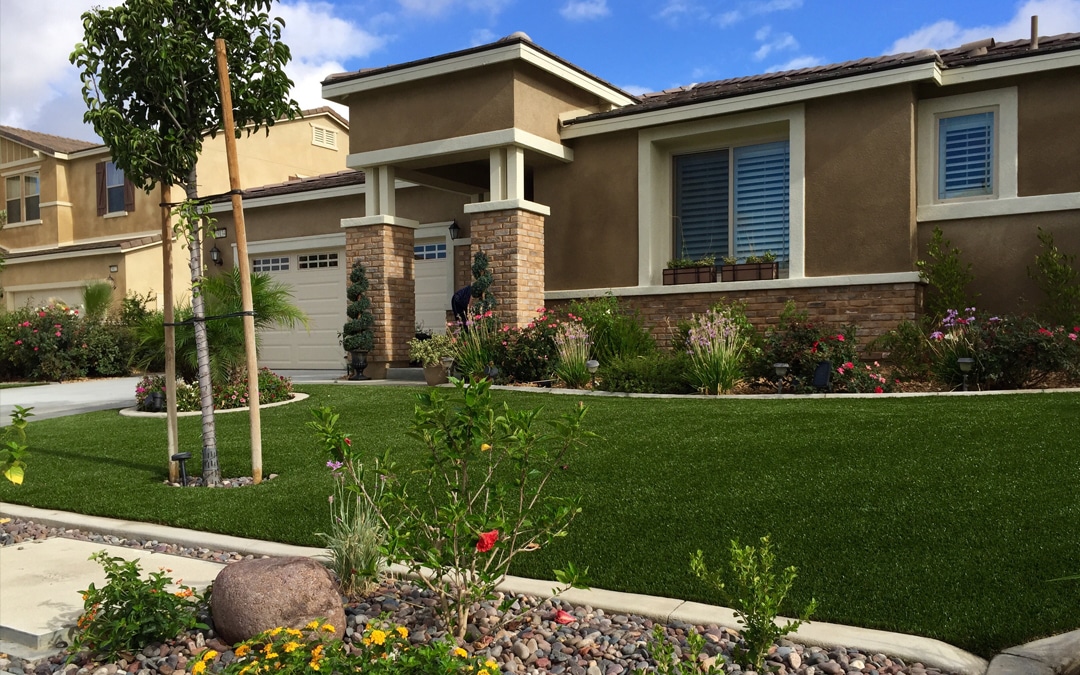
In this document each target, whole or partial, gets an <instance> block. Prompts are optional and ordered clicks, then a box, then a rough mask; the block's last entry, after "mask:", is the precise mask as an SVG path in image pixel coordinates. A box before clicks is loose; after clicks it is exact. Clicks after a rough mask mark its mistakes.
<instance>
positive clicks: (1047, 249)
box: [1027, 227, 1080, 326]
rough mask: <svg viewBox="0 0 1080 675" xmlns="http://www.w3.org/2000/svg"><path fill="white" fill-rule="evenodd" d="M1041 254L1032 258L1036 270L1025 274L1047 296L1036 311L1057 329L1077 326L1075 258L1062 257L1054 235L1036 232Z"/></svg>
mask: <svg viewBox="0 0 1080 675" xmlns="http://www.w3.org/2000/svg"><path fill="white" fill-rule="evenodd" d="M1039 242H1040V243H1041V244H1042V250H1041V251H1040V252H1039V255H1037V256H1035V269H1031V268H1030V267H1029V268H1028V270H1027V273H1028V276H1029V277H1031V279H1032V281H1034V282H1035V283H1037V284H1038V285H1039V289H1040V290H1041V291H1042V292H1043V294H1044V295H1045V296H1046V299H1045V300H1044V301H1043V303H1042V305H1041V306H1040V307H1039V310H1040V315H1041V317H1042V318H1043V319H1045V320H1046V321H1049V322H1050V323H1052V324H1055V325H1058V326H1075V325H1076V324H1077V323H1080V272H1078V271H1077V270H1076V267H1075V265H1076V254H1075V253H1073V254H1070V253H1065V252H1064V251H1062V250H1061V249H1059V248H1058V247H1057V244H1055V243H1054V233H1053V232H1047V231H1045V230H1043V229H1042V228H1041V227H1040V228H1039Z"/></svg>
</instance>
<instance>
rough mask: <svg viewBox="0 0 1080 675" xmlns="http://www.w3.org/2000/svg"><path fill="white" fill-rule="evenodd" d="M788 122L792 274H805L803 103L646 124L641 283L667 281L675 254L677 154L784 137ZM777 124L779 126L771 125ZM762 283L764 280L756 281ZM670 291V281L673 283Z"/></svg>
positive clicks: (641, 144)
mask: <svg viewBox="0 0 1080 675" xmlns="http://www.w3.org/2000/svg"><path fill="white" fill-rule="evenodd" d="M783 123H786V124H787V136H786V138H787V140H788V143H789V152H790V181H791V182H790V191H789V195H788V199H789V203H790V216H789V218H790V222H789V227H790V228H791V232H790V238H789V243H788V256H789V259H790V260H789V264H788V265H789V266H788V278H789V279H799V278H802V277H803V276H804V275H805V270H806V263H805V249H806V245H805V241H806V232H805V196H804V195H805V188H804V180H805V178H804V177H805V167H806V113H805V109H804V106H803V105H802V104H798V105H792V106H785V107H782V108H774V109H772V110H768V111H763V112H753V113H744V114H739V115H729V116H724V117H721V118H713V119H707V120H698V121H692V122H686V123H683V124H676V125H669V126H664V127H660V128H655V129H647V130H643V131H641V132H640V133H639V134H638V286H639V287H648V286H662V285H663V269H664V265H665V264H666V263H667V261H668V260H670V259H671V258H672V257H674V256H673V255H672V250H671V246H672V232H673V230H672V222H671V215H672V187H671V186H672V157H673V156H674V155H676V154H682V153H685V152H692V151H694V150H704V149H709V148H712V147H724V145H725V144H726V145H729V146H730V145H731V144H737V145H742V144H744V143H751V142H755V141H760V142H766V141H769V140H773V141H775V140H780V139H781V138H782V136H777V135H776V133H777V132H776V125H778V124H783ZM768 125H773V128H765V129H763V128H762V127H767V126H768ZM753 283H758V282H753ZM667 288H668V290H667V292H670V290H671V289H670V287H667Z"/></svg>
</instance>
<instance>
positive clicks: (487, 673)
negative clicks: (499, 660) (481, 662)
mask: <svg viewBox="0 0 1080 675" xmlns="http://www.w3.org/2000/svg"><path fill="white" fill-rule="evenodd" d="M476 675H491V673H489V672H488V671H487V670H486V669H482V670H481V671H480V672H479V673H477V674H476Z"/></svg>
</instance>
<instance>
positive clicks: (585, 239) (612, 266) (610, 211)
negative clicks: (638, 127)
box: [534, 131, 638, 290]
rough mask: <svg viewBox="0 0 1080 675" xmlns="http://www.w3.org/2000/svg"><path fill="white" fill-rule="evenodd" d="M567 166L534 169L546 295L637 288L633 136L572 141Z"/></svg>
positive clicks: (635, 135)
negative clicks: (543, 212)
mask: <svg viewBox="0 0 1080 675" xmlns="http://www.w3.org/2000/svg"><path fill="white" fill-rule="evenodd" d="M573 148H574V161H573V162H572V163H570V164H565V165H557V166H551V167H544V168H538V169H537V170H536V173H535V176H534V188H535V200H536V201H537V202H539V203H541V204H545V205H547V206H549V207H551V215H550V216H548V217H547V219H546V221H545V223H544V249H545V251H546V252H547V255H546V257H545V260H544V267H545V276H546V286H547V289H548V290H565V289H575V288H605V287H619V286H636V285H637V261H638V237H637V228H638V216H637V203H638V168H637V164H638V159H637V133H636V132H633V131H629V132H621V133H617V134H607V135H604V136H589V137H586V138H580V139H577V140H575V141H574V146H573Z"/></svg>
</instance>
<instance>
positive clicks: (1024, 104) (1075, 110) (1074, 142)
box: [1016, 68, 1080, 197]
mask: <svg viewBox="0 0 1080 675" xmlns="http://www.w3.org/2000/svg"><path fill="white" fill-rule="evenodd" d="M1017 93H1018V94H1019V99H1020V100H1019V111H1018V114H1019V118H1020V119H1019V126H1020V128H1019V131H1018V144H1019V157H1018V158H1017V160H1018V161H1017V175H1016V178H1017V193H1018V194H1019V195H1020V196H1021V197H1023V196H1026V195H1043V194H1055V193H1060V192H1080V152H1077V148H1080V68H1070V69H1067V70H1058V71H1050V72H1047V73H1040V74H1038V75H1035V76H1032V77H1029V78H1025V79H1024V81H1023V82H1022V83H1021V84H1020V86H1019V87H1018V92H1017Z"/></svg>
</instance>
